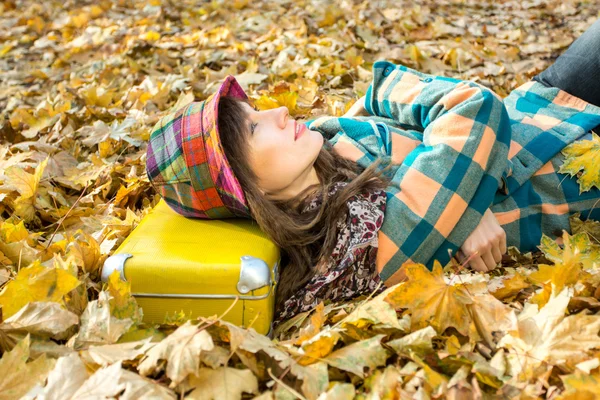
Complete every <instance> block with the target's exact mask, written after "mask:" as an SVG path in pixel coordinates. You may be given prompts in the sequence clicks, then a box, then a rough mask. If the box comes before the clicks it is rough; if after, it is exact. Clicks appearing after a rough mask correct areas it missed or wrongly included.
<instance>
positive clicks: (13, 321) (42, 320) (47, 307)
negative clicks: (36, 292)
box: [0, 302, 79, 340]
mask: <svg viewBox="0 0 600 400" xmlns="http://www.w3.org/2000/svg"><path fill="white" fill-rule="evenodd" d="M78 323H79V318H78V317H77V315H75V314H73V313H72V312H70V311H67V310H65V309H63V308H62V307H61V305H60V304H58V303H48V302H32V303H28V304H26V305H25V307H23V308H21V309H20V310H19V312H17V313H16V314H14V315H13V316H12V317H10V318H8V319H7V320H6V321H4V322H3V323H1V324H0V330H4V331H6V332H11V331H12V332H27V333H30V334H35V335H37V336H38V337H39V336H42V337H52V338H54V339H57V340H61V339H67V338H68V337H69V336H71V335H72V333H71V334H69V333H68V329H69V328H71V327H72V326H74V325H76V324H78ZM65 334H66V335H68V336H66V335H65Z"/></svg>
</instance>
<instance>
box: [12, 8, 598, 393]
mask: <svg viewBox="0 0 600 400" xmlns="http://www.w3.org/2000/svg"><path fill="white" fill-rule="evenodd" d="M0 10H1V11H0V35H1V37H2V43H1V44H0V71H1V74H0V110H1V111H0V113H1V114H2V116H3V118H1V119H0V181H1V182H2V186H1V188H0V200H2V203H1V204H0V223H1V225H0V290H2V291H1V292H0V306H1V307H2V308H1V313H0V354H3V355H2V358H1V359H0V399H12V398H19V397H21V396H23V395H26V394H27V396H26V398H35V397H36V396H38V398H42V397H43V396H46V397H43V398H70V397H73V398H81V397H82V396H84V394H85V395H88V396H104V397H102V398H105V397H107V398H112V397H119V398H140V397H142V395H145V396H155V397H157V398H163V397H164V398H175V397H180V398H183V397H187V398H190V399H194V398H213V397H214V398H219V399H221V398H226V399H229V398H238V397H240V396H245V397H252V396H253V395H260V396H261V398H264V399H270V398H282V399H284V398H294V397H298V398H307V399H316V398H317V397H319V395H320V394H321V396H323V397H320V398H327V399H333V398H336V399H337V398H353V397H355V398H411V397H415V398H446V397H448V398H472V397H476V398H481V397H486V398H488V397H490V398H491V397H498V398H538V397H547V398H563V399H567V398H590V399H591V398H594V396H597V395H598V394H600V383H599V379H600V374H599V373H598V366H599V365H600V361H599V356H600V353H598V351H597V350H594V349H595V348H599V347H600V337H598V330H599V329H600V317H599V316H598V315H595V313H597V310H598V309H599V308H600V303H599V302H598V299H600V292H599V291H598V290H597V287H598V284H599V283H600V274H598V263H597V261H598V259H599V256H598V254H600V253H599V250H598V247H597V245H596V244H595V241H594V237H596V238H597V237H599V236H598V232H600V231H599V230H598V226H597V225H593V224H591V225H585V226H583V225H581V224H578V225H577V229H578V231H579V230H581V231H588V232H590V233H591V235H590V236H588V235H586V234H585V233H579V234H577V235H574V236H573V237H566V240H565V243H567V245H565V247H564V248H559V247H558V246H557V245H556V244H555V243H554V242H552V241H545V242H544V243H542V246H541V247H542V249H543V250H544V254H542V253H541V252H538V253H535V254H533V255H531V254H528V255H522V254H518V252H516V251H515V250H514V249H513V250H511V252H510V254H511V257H510V258H511V259H510V261H508V260H507V261H506V262H505V263H504V265H503V266H502V267H501V268H499V269H497V270H495V271H494V272H493V273H491V274H474V273H471V272H468V271H464V270H462V271H459V270H460V266H457V268H453V267H449V268H447V269H446V271H445V272H442V270H441V268H438V269H435V270H434V271H433V272H430V271H427V270H425V269H424V268H423V267H422V266H418V265H415V266H412V267H411V268H410V272H409V276H410V277H412V278H413V279H412V280H411V281H409V282H408V283H405V284H403V285H400V286H395V287H392V288H390V289H389V290H388V291H386V292H385V293H384V294H382V295H379V296H377V297H375V298H373V299H365V298H363V299H358V300H357V301H356V302H352V303H348V304H327V305H320V306H319V307H317V309H316V310H315V311H313V312H311V313H306V314H302V315H300V316H298V317H296V318H294V319H293V320H291V321H288V322H287V323H286V324H284V325H283V326H282V327H281V328H280V329H279V330H278V331H277V332H276V335H275V339H274V340H270V339H268V338H266V337H264V336H261V335H258V334H256V333H254V332H253V331H252V330H246V329H240V328H237V327H235V326H232V325H229V324H227V323H226V322H223V321H221V320H215V319H204V320H201V321H197V320H194V321H193V323H189V322H187V323H186V322H184V321H185V316H182V315H174V316H172V318H170V319H169V320H168V321H165V323H164V324H162V325H160V326H154V327H152V326H145V325H143V324H142V323H141V319H140V318H141V313H142V312H143V310H140V309H139V308H138V307H137V304H136V303H135V300H134V299H133V298H132V297H131V295H130V292H129V287H128V285H127V284H125V283H123V282H121V281H119V280H118V279H117V277H116V276H114V277H113V278H114V279H112V280H111V282H110V283H109V284H108V285H105V286H103V285H102V284H101V282H100V279H99V268H100V267H101V265H102V263H103V261H104V259H105V258H106V257H107V256H108V255H110V254H112V252H114V250H115V249H116V248H117V247H118V245H119V244H120V243H121V242H122V241H123V240H124V239H125V238H126V237H127V235H128V234H129V233H130V232H131V230H132V229H133V228H134V227H135V226H136V225H137V223H138V222H139V221H140V219H141V218H142V217H143V216H144V215H145V214H146V213H147V212H148V210H149V209H150V208H151V207H152V206H153V205H154V204H156V201H157V200H158V199H157V197H156V196H155V193H154V191H153V190H152V188H151V187H150V185H149V183H148V180H147V178H146V176H145V168H144V161H145V149H146V142H147V140H148V137H149V132H150V129H151V127H152V126H153V125H154V123H156V121H157V120H158V118H160V117H161V116H162V115H164V114H165V113H166V112H168V110H170V109H174V108H177V107H178V106H181V105H183V104H186V103H187V102H190V101H192V100H193V99H194V98H196V99H204V98H206V97H207V96H208V95H209V94H211V93H212V91H213V90H214V89H215V87H216V85H217V84H218V83H219V82H220V81H222V79H223V78H224V77H225V76H227V75H230V74H231V75H235V76H236V78H237V79H238V80H239V82H240V83H241V84H242V85H243V86H244V88H245V89H246V91H247V93H248V94H249V95H250V96H251V97H252V98H253V100H254V101H255V103H256V104H257V105H258V106H259V108H262V109H267V108H271V107H274V106H279V105H285V106H287V107H288V108H289V110H290V113H291V115H292V116H293V117H295V118H297V119H300V120H303V119H308V118H313V117H315V116H318V115H341V114H342V113H344V111H345V110H347V109H348V108H349V107H350V106H351V104H352V102H353V101H355V100H356V99H358V98H359V97H360V96H362V95H364V93H365V91H366V89H367V87H368V85H369V83H370V80H371V72H370V70H371V66H372V64H373V63H374V62H375V61H376V60H379V59H387V60H390V61H393V62H395V63H401V64H405V65H407V66H409V67H412V68H415V69H418V70H420V71H423V72H427V73H432V74H437V75H446V76H452V77H455V78H460V79H471V80H475V81H477V82H479V83H481V84H483V85H485V86H488V87H490V88H491V89H493V90H494V91H496V92H497V93H499V94H500V95H501V96H506V95H507V94H508V93H509V92H510V91H511V90H512V89H514V88H516V87H518V86H519V85H521V84H522V83H524V82H526V81H527V80H529V79H530V78H531V77H532V76H533V75H535V74H536V73H539V72H540V71H542V70H543V69H544V68H546V67H547V66H548V65H550V63H552V61H553V60H554V59H556V57H558V56H559V55H560V54H561V52H562V51H564V50H565V49H566V48H567V47H568V45H569V44H570V43H571V42H572V41H573V40H574V39H575V38H576V37H578V36H579V35H580V34H581V33H582V32H583V31H585V29H586V28H587V27H589V26H590V25H591V24H592V23H593V22H594V21H595V20H596V19H597V18H598V16H599V14H598V3H597V1H596V0H588V1H585V0H584V1H581V0H580V1H572V0H561V1H556V0H524V1H485V0H478V1H471V0H463V1H458V0H457V1H423V0H421V1H404V0H396V1H384V0H373V1H364V2H359V1H316V0H314V1H302V0H301V1H286V0H281V1H274V0H272V1H266V2H265V1H254V2H253V1H250V0H233V1H211V2H208V1H202V2H201V1H196V2H193V1H189V0H182V1H160V0H150V1H126V0H120V1H118V0H112V1H111V0H106V1H100V2H85V1H75V0H70V1H63V2H58V1H43V2H40V1H38V2H34V1H12V0H7V1H4V2H3V3H2V4H0ZM590 238H591V239H590ZM325 393H326V394H325ZM59 394H60V395H62V396H63V397H60V396H59Z"/></svg>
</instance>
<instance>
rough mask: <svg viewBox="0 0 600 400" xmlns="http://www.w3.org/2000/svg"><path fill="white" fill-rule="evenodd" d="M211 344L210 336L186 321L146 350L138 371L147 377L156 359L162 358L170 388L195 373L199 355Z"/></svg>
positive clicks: (152, 370) (207, 349)
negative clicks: (164, 361)
mask: <svg viewBox="0 0 600 400" xmlns="http://www.w3.org/2000/svg"><path fill="white" fill-rule="evenodd" d="M213 347H214V344H213V340H212V338H211V336H210V335H209V334H208V333H207V332H206V331H205V330H200V329H199V327H198V326H197V325H192V324H191V323H190V322H189V321H188V322H186V323H185V324H184V325H182V326H180V327H179V328H177V330H176V331H175V332H173V333H172V334H171V335H169V336H168V337H166V338H165V339H163V340H162V341H161V342H160V343H158V344H157V345H156V346H154V347H153V348H151V349H150V350H148V351H147V352H146V355H145V357H144V359H143V360H142V362H141V363H140V365H139V366H138V371H140V374H142V375H144V376H147V375H149V374H151V373H153V372H154V371H156V370H157V369H160V367H159V365H158V362H159V360H166V361H167V367H166V373H167V376H168V377H169V378H170V379H171V387H175V386H176V385H178V384H179V383H181V382H182V381H183V380H184V379H185V378H186V377H187V376H188V375H190V374H192V375H193V374H197V373H198V370H199V368H200V354H201V353H202V352H203V351H210V350H212V349H213Z"/></svg>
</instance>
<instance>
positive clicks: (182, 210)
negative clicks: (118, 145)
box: [146, 75, 250, 219]
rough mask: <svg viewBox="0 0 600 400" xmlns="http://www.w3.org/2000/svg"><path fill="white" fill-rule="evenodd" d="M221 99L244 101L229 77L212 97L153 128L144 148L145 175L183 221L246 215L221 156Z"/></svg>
mask: <svg viewBox="0 0 600 400" xmlns="http://www.w3.org/2000/svg"><path fill="white" fill-rule="evenodd" d="M221 96H233V97H237V98H240V99H247V98H248V97H247V96H246V93H244V90H243V89H242V87H241V86H240V85H239V84H238V83H237V81H236V80H235V78H234V77H233V76H231V75H229V76H228V77H227V78H225V81H224V82H223V83H222V84H221V86H219V88H218V90H217V91H216V93H214V94H212V95H211V96H209V97H208V98H207V99H206V100H205V101H201V102H193V103H191V104H189V105H187V106H185V107H183V108H181V109H179V110H177V111H175V112H173V113H171V114H169V115H167V116H165V117H163V118H161V120H160V121H159V122H158V123H157V124H156V126H155V127H154V129H153V130H152V134H151V135H150V143H149V144H148V151H147V159H146V171H147V174H148V178H149V179H150V182H151V183H152V185H153V186H154V187H155V188H156V190H157V191H158V193H160V195H161V196H162V197H163V199H164V200H165V201H166V203H167V204H168V205H169V206H170V207H171V208H172V209H173V210H175V211H176V212H177V213H179V214H181V215H184V216H186V217H194V218H203V219H220V218H235V217H246V218H250V210H249V208H248V205H247V203H246V199H245V197H244V192H243V190H242V187H241V186H240V183H239V182H238V180H237V178H236V177H235V175H234V173H233V170H232V169H231V166H230V165H229V162H228V161H227V157H225V153H224V152H223V146H222V145H221V139H220V136H219V129H218V127H217V121H218V118H217V117H218V110H219V100H220V98H221Z"/></svg>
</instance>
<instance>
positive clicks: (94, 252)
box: [66, 230, 106, 274]
mask: <svg viewBox="0 0 600 400" xmlns="http://www.w3.org/2000/svg"><path fill="white" fill-rule="evenodd" d="M66 251H67V254H66V256H67V257H69V256H72V257H73V261H74V262H75V263H76V264H77V265H78V266H79V267H80V268H81V269H83V270H84V271H85V272H88V273H92V274H94V273H96V272H97V271H98V268H100V266H101V265H102V264H103V263H104V259H105V258H106V257H105V256H104V255H102V252H101V251H100V245H99V244H98V242H97V241H96V239H94V238H93V237H92V236H91V235H88V234H87V233H85V232H83V231H82V230H78V231H77V232H76V233H75V235H74V236H73V238H72V240H71V242H70V243H69V244H68V245H67V249H66Z"/></svg>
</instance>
